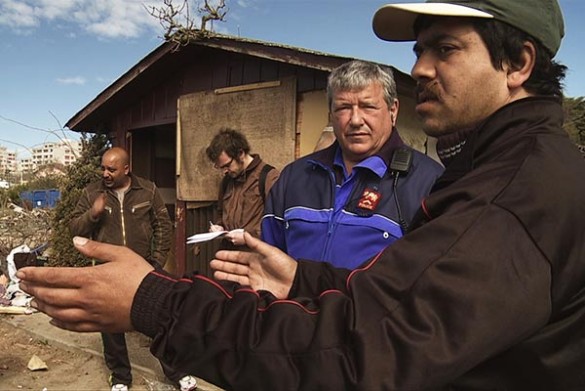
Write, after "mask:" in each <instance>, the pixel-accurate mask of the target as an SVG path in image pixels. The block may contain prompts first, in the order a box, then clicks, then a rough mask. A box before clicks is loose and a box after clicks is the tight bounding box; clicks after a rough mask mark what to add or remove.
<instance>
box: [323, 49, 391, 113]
mask: <svg viewBox="0 0 585 391" xmlns="http://www.w3.org/2000/svg"><path fill="white" fill-rule="evenodd" d="M372 82H377V83H380V85H381V86H382V89H383V90H384V100H385V101H386V103H387V104H388V107H389V108H390V107H392V104H393V103H394V99H397V98H398V94H397V93H396V81H394V76H393V74H392V70H391V69H390V68H387V67H384V68H382V67H381V66H379V65H377V64H374V63H371V62H366V61H357V60H355V61H350V62H346V63H345V64H342V65H340V66H338V67H337V68H335V69H334V70H332V71H331V74H330V75H329V78H328V79H327V103H328V104H329V108H330V109H331V103H332V102H333V95H334V94H335V92H338V91H355V90H361V89H364V88H366V87H367V86H368V85H369V84H370V83H372Z"/></svg>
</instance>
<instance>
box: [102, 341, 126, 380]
mask: <svg viewBox="0 0 585 391" xmlns="http://www.w3.org/2000/svg"><path fill="white" fill-rule="evenodd" d="M102 342H103V344H104V359H105V360H106V365H107V366H108V368H109V369H110V371H111V372H112V378H111V381H112V384H118V383H122V384H126V385H128V386H129V385H131V384H132V372H131V370H130V359H129V358H128V349H126V338H125V337H124V333H121V334H108V333H102Z"/></svg>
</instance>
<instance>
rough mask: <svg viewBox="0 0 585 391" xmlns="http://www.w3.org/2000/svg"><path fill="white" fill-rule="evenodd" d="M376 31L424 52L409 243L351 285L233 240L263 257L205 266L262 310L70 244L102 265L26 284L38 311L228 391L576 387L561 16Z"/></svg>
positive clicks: (465, 12)
mask: <svg viewBox="0 0 585 391" xmlns="http://www.w3.org/2000/svg"><path fill="white" fill-rule="evenodd" d="M374 30H375V32H376V34H377V35H378V36H379V37H381V38H382V39H386V40H406V39H413V40H416V44H415V46H414V51H415V53H416V56H417V60H416V63H415V65H414V67H413V69H412V75H413V77H414V78H415V79H416V81H417V84H418V87H417V91H416V96H417V105H416V111H417V112H418V114H419V115H420V116H421V119H422V122H423V126H424V130H425V132H427V133H428V134H431V135H434V136H436V137H438V138H439V151H440V152H441V156H442V159H443V161H444V162H445V165H446V169H445V173H444V174H443V176H442V177H441V178H439V180H438V181H437V183H436V184H435V186H434V188H433V190H432V192H431V194H430V195H429V197H428V198H427V199H426V200H425V201H424V202H423V206H422V208H421V209H420V210H419V213H418V217H415V221H414V222H413V226H412V230H411V232H409V233H407V234H406V235H405V236H404V237H403V238H401V239H399V240H398V241H396V242H395V243H394V244H393V245H392V246H390V247H388V248H387V249H386V250H384V251H383V252H382V253H380V254H378V255H377V256H375V257H374V258H373V259H371V260H369V261H367V262H366V263H365V264H364V265H362V267H361V268H359V269H357V270H355V271H353V272H349V271H347V270H340V269H334V268H332V267H331V266H330V265H328V264H326V263H315V262H304V261H300V262H298V263H297V262H295V261H294V260H292V259H290V258H288V256H287V255H286V254H284V253H282V252H280V251H279V250H277V249H275V248H273V247H270V246H268V245H266V244H265V243H262V242H261V241H259V240H256V239H254V238H253V237H251V236H250V235H245V239H246V244H247V245H248V246H249V247H250V248H251V249H253V250H255V253H240V252H229V251H222V252H219V253H218V254H217V257H216V258H217V259H216V260H214V261H213V266H214V267H215V268H216V269H218V270H219V271H220V273H219V274H218V276H221V277H222V278H225V279H229V280H233V281H238V282H242V283H244V284H246V285H251V286H252V288H254V289H257V290H258V291H257V292H255V291H253V290H251V289H249V288H244V289H242V288H240V286H239V285H237V284H234V285H228V284H224V285H220V284H218V283H217V282H215V281H210V280H208V279H206V278H204V277H201V276H194V277H192V278H190V279H186V278H184V279H180V280H177V279H174V278H172V277H170V276H168V275H165V274H163V273H161V272H158V271H152V270H151V267H149V265H148V264H147V263H146V262H144V261H143V260H142V259H141V258H140V257H139V256H137V255H135V254H133V253H131V252H130V251H129V250H127V249H121V248H118V247H114V246H108V245H105V244H100V243H97V242H92V241H88V240H86V239H83V238H76V239H75V240H74V241H75V244H76V246H77V248H78V249H79V250H80V251H81V252H82V253H84V254H86V255H88V256H91V257H96V258H100V259H104V260H105V261H110V262H109V263H106V264H104V265H101V266H99V267H96V268H84V269H83V270H69V269H60V270H59V269H48V268H39V269H35V268H26V269H21V270H20V271H19V273H18V277H19V278H20V279H21V281H22V282H21V287H22V289H24V290H25V291H27V292H29V293H31V294H33V295H34V296H35V297H36V299H35V302H34V303H35V304H34V305H35V306H36V307H37V308H39V309H40V310H42V311H44V312H46V313H48V314H49V315H50V316H51V317H53V318H54V322H55V324H56V325H58V326H60V327H63V328H66V329H70V330H78V331H93V330H108V331H125V330H130V329H135V330H138V331H141V332H143V333H145V334H147V335H150V336H152V337H153V338H154V343H153V345H152V348H151V349H152V352H153V353H154V354H155V355H157V356H158V357H161V358H164V359H166V360H169V361H170V362H172V363H173V364H175V366H176V367H178V368H180V369H184V370H189V371H190V372H192V373H195V374H197V375H199V376H201V377H203V378H206V379H208V380H210V381H212V382H214V383H217V384H219V385H221V386H224V387H227V388H229V389H271V390H272V389H307V390H314V389H331V390H342V389H363V390H382V389H385V390H437V389H450V390H583V389H585V262H584V259H585V240H583V238H585V223H584V222H585V203H584V202H583V200H584V199H585V181H583V178H584V177H585V162H584V161H583V158H582V157H581V156H580V153H579V152H578V150H577V148H576V147H575V146H574V145H573V144H572V143H571V142H570V141H569V139H568V137H567V136H566V134H565V133H564V132H563V130H562V121H563V111H562V107H561V104H560V102H561V99H562V91H561V81H562V79H563V77H564V73H565V70H566V68H565V67H564V66H562V65H560V64H558V63H556V62H555V61H553V60H552V58H553V57H554V55H555V53H556V51H557V49H558V47H559V45H560V41H561V37H562V36H563V24H562V16H561V13H560V9H559V6H558V4H557V2H556V0H522V1H517V0H508V1H503V0H499V1H497V0H490V1H453V2H443V3H437V2H427V3H424V4H421V3H417V4H400V5H388V6H385V7H382V8H381V9H380V10H378V11H377V12H376V15H375V16H374ZM347 257H351V254H347ZM120 270H125V273H121V272H120ZM122 274H124V276H123V277H120V278H118V279H117V280H113V279H112V278H104V276H105V275H108V276H109V275H113V276H115V275H122ZM112 283H114V284H116V285H117V288H118V289H117V290H114V289H109V288H111V286H112V285H109V284H112ZM104 284H108V285H107V286H105V287H104ZM267 290H269V291H272V292H273V293H274V295H275V296H276V297H278V298H280V299H281V300H275V299H274V296H272V295H271V294H269V293H267V292H266V291H267ZM114 293H116V300H113V297H111V296H113V295H114ZM311 297H313V298H314V299H310V298H311ZM112 302H117V303H119V304H118V305H117V306H111V305H108V304H109V303H112ZM104 303H106V304H104Z"/></svg>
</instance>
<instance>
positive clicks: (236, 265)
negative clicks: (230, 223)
mask: <svg viewBox="0 0 585 391" xmlns="http://www.w3.org/2000/svg"><path fill="white" fill-rule="evenodd" d="M244 240H245V242H246V246H248V247H249V248H250V249H251V250H252V251H251V252H245V251H218V252H217V254H215V259H213V260H212V261H211V262H210V266H211V268H212V269H214V270H215V272H214V273H213V276H214V277H215V278H217V279H218V280H225V281H234V282H237V283H239V284H241V285H247V286H250V287H252V289H254V290H265V291H269V292H271V293H272V294H273V295H274V296H276V297H277V298H279V299H285V298H286V297H287V296H288V293H289V292H290V289H291V287H292V283H293V280H294V277H295V273H296V271H297V265H298V264H297V262H296V261H295V260H294V259H293V258H291V257H289V256H288V255H287V254H285V253H283V252H282V251H280V250H279V249H278V248H276V247H273V246H271V245H269V244H266V243H264V242H263V241H261V240H259V239H256V238H254V237H253V236H252V235H250V234H249V233H247V232H246V233H245V234H244Z"/></svg>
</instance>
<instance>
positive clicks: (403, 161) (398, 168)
mask: <svg viewBox="0 0 585 391" xmlns="http://www.w3.org/2000/svg"><path fill="white" fill-rule="evenodd" d="M411 164H412V150H411V149H409V148H399V149H397V150H396V151H394V153H393V154H392V160H391V161H390V171H391V172H392V175H394V184H393V188H394V200H395V201H396V211H397V212H398V223H399V224H400V229H401V230H402V234H403V235H404V234H405V233H406V232H407V231H408V224H407V223H406V221H404V218H403V217H402V211H401V210H400V202H398V192H397V191H396V188H397V187H398V177H400V175H401V174H403V175H406V174H408V170H410V165H411Z"/></svg>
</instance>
